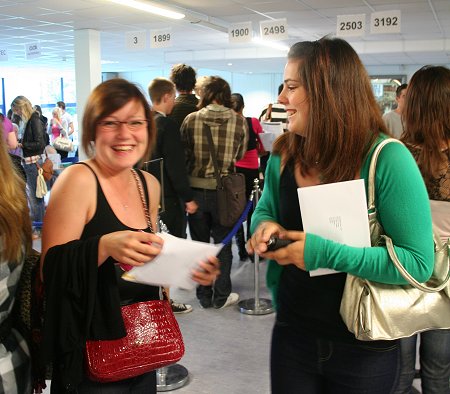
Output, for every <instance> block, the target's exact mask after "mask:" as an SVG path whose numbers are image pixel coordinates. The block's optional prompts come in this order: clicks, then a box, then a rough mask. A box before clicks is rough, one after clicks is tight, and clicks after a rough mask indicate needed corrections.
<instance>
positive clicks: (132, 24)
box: [0, 0, 450, 73]
mask: <svg viewBox="0 0 450 394" xmlns="http://www.w3.org/2000/svg"><path fill="white" fill-rule="evenodd" d="M143 1H145V0H143ZM152 3H159V4H161V5H165V6H168V7H171V8H172V9H175V10H180V11H182V12H183V13H185V14H186V16H187V17H186V18H185V19H184V20H179V21H174V20H170V19H165V18H162V17H155V16H152V15H151V14H147V13H144V12H142V11H137V10H133V9H131V8H127V7H124V6H121V5H116V4H113V3H109V2H108V1H107V0H14V1H13V0H0V50H4V49H6V50H7V54H8V60H7V61H2V62H0V70H1V68H2V67H3V66H5V67H13V68H22V67H30V66H32V67H45V68H58V69H73V67H74V31H75V30H78V29H95V30H98V31H100V32H101V34H100V41H101V58H102V61H106V62H109V63H108V64H106V63H105V64H103V66H102V71H104V72H115V71H134V70H148V69H149V68H151V69H166V68H167V67H170V65H172V64H174V63H178V62H186V63H188V64H190V65H192V66H194V67H196V68H199V69H200V68H209V69H216V70H227V71H233V72H243V73H248V72H253V73H268V72H277V73H279V72H282V68H283V65H284V61H285V56H286V52H283V51H278V50H272V49H267V48H264V47H261V46H256V45H255V44H230V43H229V42H228V34H227V29H228V27H229V25H230V24H232V23H237V22H247V21H251V22H252V23H253V30H254V34H255V35H258V34H259V32H258V29H259V22H260V21H263V20H270V19H279V18H286V19H287V23H288V27H289V30H288V32H289V39H288V40H286V41H285V42H284V43H285V44H287V45H291V44H293V43H294V42H297V41H301V40H316V39H318V38H320V37H322V36H324V35H326V34H335V32H336V20H337V15H349V14H366V15H367V20H369V18H370V14H371V13H372V12H376V11H387V10H400V11H401V26H402V32H401V34H378V35H372V34H368V33H366V35H365V36H364V37H358V38H349V39H348V41H350V42H351V43H352V45H353V46H354V47H355V48H356V49H357V51H358V52H359V53H360V55H361V57H362V59H363V61H364V63H365V64H366V65H370V66H373V65H411V64H414V65H422V64H450V0H396V1H395V2H393V1H390V0H275V1H270V0H168V1H164V2H158V1H152ZM206 25H208V26H206ZM167 27H171V28H172V37H173V46H172V47H170V48H161V49H150V48H149V44H147V49H146V50H144V51H127V49H126V45H125V36H126V33H128V32H135V31H146V32H147V36H149V32H150V30H153V29H164V28H167ZM147 39H148V38H147ZM34 42H40V45H41V51H42V55H41V57H39V58H35V59H30V60H27V59H26V58H25V44H29V43H34ZM229 63H232V65H229Z"/></svg>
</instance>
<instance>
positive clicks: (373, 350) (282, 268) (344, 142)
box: [0, 37, 450, 394]
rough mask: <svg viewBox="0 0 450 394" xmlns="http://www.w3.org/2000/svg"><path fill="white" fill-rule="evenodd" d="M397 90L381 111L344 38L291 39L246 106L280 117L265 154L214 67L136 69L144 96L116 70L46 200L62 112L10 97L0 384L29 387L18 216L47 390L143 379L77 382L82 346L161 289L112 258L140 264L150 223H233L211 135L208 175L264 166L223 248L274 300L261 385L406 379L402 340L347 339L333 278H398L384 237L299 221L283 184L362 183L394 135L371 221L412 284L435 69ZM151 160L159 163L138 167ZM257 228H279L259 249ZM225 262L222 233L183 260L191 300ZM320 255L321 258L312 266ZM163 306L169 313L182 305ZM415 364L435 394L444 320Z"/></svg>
mask: <svg viewBox="0 0 450 394" xmlns="http://www.w3.org/2000/svg"><path fill="white" fill-rule="evenodd" d="M177 93H178V95H177ZM396 94H397V99H396V101H397V109H396V110H394V111H393V113H390V114H387V115H385V116H383V114H382V113H381V111H380V109H379V107H378V105H377V103H376V100H375V97H374V94H373V92H372V87H371V85H370V79H369V76H368V74H367V71H366V70H365V67H364V66H363V64H362V62H361V60H360V58H359V57H358V55H357V53H356V52H355V50H354V49H353V48H352V47H351V46H350V45H349V44H348V43H347V42H346V41H345V40H342V39H338V38H329V37H324V38H322V39H320V40H317V41H314V42H309V41H304V42H298V43H296V44H294V45H293V46H292V47H291V48H290V51H289V53H288V56H287V62H286V66H285V69H284V76H283V83H282V85H281V86H280V89H279V92H278V98H277V102H276V103H272V104H270V105H268V106H267V107H266V108H265V109H264V110H263V112H262V114H261V116H260V119H259V120H262V121H274V119H278V120H280V121H281V122H282V125H283V129H285V130H284V131H285V132H284V133H283V134H282V135H281V136H280V137H279V138H277V140H276V141H275V143H274V146H273V149H272V151H271V154H270V155H268V154H267V152H265V151H264V149H261V140H260V138H259V134H260V133H261V132H263V131H262V128H261V125H260V122H259V120H258V119H256V118H253V117H247V116H245V115H244V107H245V104H244V97H243V96H242V94H240V93H237V92H235V93H232V90H231V87H230V85H229V83H228V82H227V81H225V80H224V79H223V78H221V77H218V76H203V77H199V78H198V77H197V75H196V71H195V70H194V69H193V68H192V67H190V66H188V65H186V64H178V65H175V66H173V68H172V70H171V74H170V77H169V79H166V78H155V79H153V80H152V81H151V82H150V84H149V86H148V95H149V97H150V100H151V105H150V104H149V102H148V100H147V99H146V97H145V94H144V93H143V92H142V91H141V90H140V88H139V87H137V86H136V85H135V84H133V83H131V82H129V81H127V80H124V79H121V78H114V79H111V80H108V81H105V82H102V83H101V84H100V85H98V86H97V87H96V88H95V89H94V90H93V91H92V93H91V95H90V96H89V98H88V101H87V104H86V107H85V110H84V115H83V119H82V127H81V129H82V141H81V147H82V149H83V151H84V152H85V153H86V155H87V157H88V159H87V160H85V161H83V162H81V163H78V164H76V165H71V166H69V167H68V168H66V169H65V170H64V171H63V172H62V173H61V174H60V175H59V176H58V179H57V180H56V182H55V183H54V184H53V185H52V190H51V196H50V199H49V203H48V206H47V207H45V204H44V199H43V198H38V197H36V184H37V178H38V176H39V167H40V165H42V160H43V156H42V154H43V152H44V149H45V147H46V145H48V143H49V142H46V136H48V135H51V138H50V143H51V141H52V140H54V139H55V138H57V137H59V136H63V137H66V138H68V137H69V136H70V135H71V134H72V133H73V132H74V126H73V121H72V119H71V118H70V115H69V114H68V113H67V112H65V104H64V103H63V102H58V103H57V106H56V107H55V108H54V109H53V110H52V118H51V119H50V120H48V121H47V123H48V124H47V125H45V122H44V121H43V119H42V118H43V116H42V112H39V108H38V109H36V107H33V105H32V104H31V102H30V101H29V100H28V99H27V98H26V97H24V96H18V97H16V98H15V99H14V100H13V102H12V103H11V113H10V116H9V117H4V116H2V117H1V120H2V121H1V122H0V127H1V128H2V131H3V133H2V136H3V138H2V140H1V141H0V163H1V166H0V171H1V173H2V176H3V178H2V179H3V180H4V185H7V187H6V186H3V187H2V188H0V200H2V201H1V203H0V215H1V218H0V219H1V220H0V231H1V233H0V234H1V237H2V238H1V241H2V242H1V243H0V256H1V264H0V277H1V278H2V279H8V280H7V281H6V280H2V283H4V284H5V285H4V286H3V287H0V294H2V302H1V305H0V339H1V344H0V367H1V368H0V388H3V391H4V392H29V390H30V388H29V386H30V384H31V377H30V376H31V375H30V365H29V357H30V356H29V352H28V349H27V345H26V343H25V342H24V339H23V338H22V337H21V336H20V334H19V333H18V332H17V331H16V330H14V327H11V319H10V314H11V310H12V305H13V303H14V298H15V292H16V289H17V283H18V280H19V278H20V271H21V266H22V264H23V261H24V258H25V256H26V255H27V253H29V251H30V249H31V233H32V228H31V222H43V231H42V254H41V277H42V280H43V283H44V289H45V297H46V311H45V315H44V318H45V325H44V328H45V329H44V337H43V346H42V358H43V359H45V360H46V361H47V362H49V363H51V364H52V365H53V369H52V371H53V372H52V383H51V392H52V393H64V392H79V393H102V392H111V393H123V392H133V393H156V375H155V371H151V372H146V373H143V374H141V375H138V376H136V377H134V378H130V379H125V380H119V381H115V382H109V383H105V382H97V381H94V380H93V379H91V378H90V377H89V376H88V374H87V372H86V370H85V362H84V353H83V352H84V344H85V342H86V340H87V339H90V340H108V339H112V338H120V337H123V336H124V335H125V332H124V327H123V324H121V317H120V307H121V306H123V305H130V304H134V303H138V302H142V301H147V300H156V299H159V298H160V291H161V289H160V288H159V287H158V286H153V285H144V284H137V283H132V282H127V281H125V280H123V279H122V273H123V269H122V268H123V265H127V266H141V265H143V264H146V263H148V264H151V262H152V260H153V259H154V258H155V257H156V256H158V254H159V253H160V252H161V248H162V247H163V245H164V240H163V239H162V238H161V237H160V236H159V235H158V234H157V231H158V230H159V229H160V228H161V221H160V219H162V221H163V222H164V224H165V226H166V227H167V230H168V231H169V232H170V233H171V234H173V235H175V236H176V237H179V238H186V237H187V229H188V230H189V235H190V237H191V238H192V240H196V241H202V242H206V243H209V242H214V243H216V244H217V243H220V242H222V240H223V239H224V238H225V237H226V236H227V235H228V234H229V233H230V231H231V230H232V227H227V226H224V225H222V224H221V223H220V221H219V217H218V206H217V191H216V187H217V180H216V176H215V169H214V164H213V160H212V158H211V152H210V146H209V143H208V137H207V136H208V134H209V133H210V134H211V138H212V141H213V145H214V149H215V151H216V156H217V165H218V172H219V174H220V176H225V175H228V174H230V173H232V172H235V171H237V172H241V173H243V174H244V175H245V179H246V195H247V197H250V195H251V193H252V189H253V180H254V179H255V178H259V177H261V165H262V164H261V163H262V162H263V163H264V167H265V171H264V188H263V192H262V195H261V197H260V199H259V202H258V204H257V206H256V209H255V210H254V212H252V211H250V213H249V215H248V216H247V226H246V228H244V227H242V226H241V229H240V231H239V232H238V237H237V244H238V252H239V257H240V259H241V260H246V259H247V258H249V257H251V256H252V255H254V254H258V255H259V256H260V257H261V258H264V259H266V260H267V262H268V266H267V285H268V287H269V289H270V290H271V292H272V296H273V301H274V303H275V305H276V320H275V324H274V327H273V331H272V341H271V354H270V371H271V392H272V393H275V394H277V393H280V394H290V393H298V392H302V393H306V394H326V393H338V394H339V393H342V394H352V393H354V394H359V393H370V394H378V393H379V394H387V393H396V394H401V393H409V392H411V387H412V381H413V379H414V376H415V364H416V359H415V357H416V346H417V344H418V342H417V336H413V337H410V338H402V339H392V340H377V341H371V342H370V343H368V342H365V341H360V340H358V339H356V338H355V336H354V335H353V334H352V333H351V332H350V331H349V329H348V328H347V326H346V325H345V324H344V322H343V320H342V318H341V316H340V302H341V299H342V295H343V291H344V285H345V281H346V277H347V274H351V275H355V276H358V277H361V278H364V279H367V280H371V281H376V282H380V283H384V284H386V285H395V284H399V285H404V284H406V281H405V279H403V277H402V276H401V275H400V273H399V272H398V271H397V270H396V269H395V267H394V266H393V265H392V263H391V261H390V256H389V254H388V251H387V248H386V246H385V245H383V244H379V245H378V244H377V245H372V246H371V247H350V246H348V245H344V244H341V243H339V242H333V241H330V240H329V239H327V238H325V237H322V236H320V235H317V234H313V233H305V231H304V227H303V221H302V214H301V207H300V205H299V200H298V194H297V193H298V192H297V190H298V189H299V188H304V187H309V186H315V185H323V184H329V183H335V182H344V181H350V180H355V179H362V180H364V183H365V185H366V187H367V182H368V176H369V174H368V172H369V164H370V161H371V158H372V153H373V152H374V150H375V148H376V147H377V146H378V144H380V143H381V142H382V141H384V140H385V139H387V138H389V137H392V136H394V137H395V138H399V139H400V140H401V141H402V142H403V144H388V145H386V146H385V147H384V148H383V150H382V152H381V153H380V156H379V159H378V165H377V171H376V174H377V176H376V179H375V190H376V201H377V211H378V218H379V221H380V223H381V224H382V227H383V229H384V231H385V233H386V234H389V237H391V238H392V241H393V243H394V245H395V248H396V252H397V254H398V255H399V256H401V259H402V264H403V265H404V267H405V269H406V270H407V271H408V272H409V274H410V275H412V276H413V277H414V278H415V279H416V280H418V281H419V282H426V281H427V280H428V279H429V278H430V276H431V274H432V271H433V262H434V258H433V255H434V247H433V233H432V226H433V225H434V227H435V229H437V231H438V233H439V235H440V237H441V238H442V240H443V242H447V240H448V238H449V237H450V187H449V185H450V166H449V162H450V111H449V102H450V100H449V99H450V70H449V69H448V68H446V67H443V66H426V67H423V68H421V69H420V70H418V71H417V72H416V73H415V74H414V75H413V76H412V78H411V80H410V81H409V84H402V85H401V86H399V88H398V89H397V93H396ZM343 114H345V116H343ZM276 116H278V118H276ZM14 124H16V125H17V127H16V128H14ZM8 153H9V154H8ZM57 153H59V154H60V155H61V157H64V155H65V153H67V152H63V151H58V152H57ZM17 157H19V160H18V161H17ZM261 157H265V159H263V160H262V159H261ZM15 158H16V159H15ZM161 159H162V162H163V167H162V171H161V167H160V166H156V167H155V166H153V167H152V163H154V162H158V161H159V160H161ZM20 169H22V171H23V173H22V175H21V173H20ZM25 181H26V185H25ZM161 188H162V190H161ZM87 191H89V192H87ZM27 196H28V198H27ZM68 206H70V207H71V209H70V210H68V209H66V208H67V207H68ZM143 207H144V209H143ZM161 207H162V208H163V210H162V211H161ZM147 208H148V212H149V213H148V215H146V214H145V212H146V210H147ZM44 214H45V217H44ZM10 224H13V226H11V225H10ZM271 237H277V238H281V239H285V240H289V241H290V242H289V243H288V245H287V246H285V247H282V248H280V249H278V250H275V251H272V250H269V249H268V242H269V240H270V238H271ZM232 261H233V255H232V248H231V244H227V245H225V246H224V247H223V248H222V250H221V251H220V252H219V254H218V255H217V256H210V257H208V258H207V259H205V261H201V262H200V263H199V266H198V268H197V269H195V270H194V271H193V272H192V279H193V280H194V281H195V282H197V288H196V296H197V299H198V302H199V305H200V307H201V308H215V309H222V308H225V307H228V306H232V305H235V304H236V303H237V302H238V300H239V294H237V293H235V292H233V288H232V283H231V277H230V273H231V267H232ZM320 268H331V269H333V270H335V271H337V272H336V273H334V274H329V275H311V274H310V273H311V272H312V271H315V270H318V269H320ZM6 282H7V284H6ZM168 290H169V289H166V291H167V292H168ZM169 299H170V297H169ZM171 305H172V310H173V311H174V312H176V313H187V312H190V311H191V310H192V309H193V307H192V305H188V304H185V303H182V302H176V301H171ZM407 312H408V311H405V313H407ZM78 320H80V321H78ZM74 322H76V323H74ZM111 322H113V323H111ZM61 333H65V335H64V338H60V336H61ZM420 365H421V378H422V388H423V392H424V393H432V394H445V393H450V382H449V378H450V330H448V329H439V330H430V331H426V332H423V333H421V334H420ZM299 388H301V389H300V391H299ZM70 390H72V391H70Z"/></svg>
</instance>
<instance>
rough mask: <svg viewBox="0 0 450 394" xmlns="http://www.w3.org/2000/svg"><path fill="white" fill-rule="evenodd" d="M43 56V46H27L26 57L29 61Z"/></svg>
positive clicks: (37, 43) (36, 44)
mask: <svg viewBox="0 0 450 394" xmlns="http://www.w3.org/2000/svg"><path fill="white" fill-rule="evenodd" d="M40 56H41V44H40V43H39V42H34V43H32V44H25V57H26V58H27V59H34V58H37V57H40Z"/></svg>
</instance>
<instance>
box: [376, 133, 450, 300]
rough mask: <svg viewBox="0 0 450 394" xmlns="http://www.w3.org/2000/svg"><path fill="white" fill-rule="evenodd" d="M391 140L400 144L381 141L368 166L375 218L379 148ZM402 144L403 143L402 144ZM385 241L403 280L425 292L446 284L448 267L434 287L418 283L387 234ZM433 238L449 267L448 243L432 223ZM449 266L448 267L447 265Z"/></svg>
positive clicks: (449, 274)
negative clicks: (443, 241) (443, 277)
mask: <svg viewBox="0 0 450 394" xmlns="http://www.w3.org/2000/svg"><path fill="white" fill-rule="evenodd" d="M391 142H396V143H399V144H402V142H400V141H399V140H397V139H395V138H388V139H385V140H383V141H381V142H380V143H379V144H378V145H377V146H376V148H375V149H374V152H373V154H372V158H371V160H370V167H369V180H368V186H367V189H368V191H367V193H368V195H369V196H368V208H369V212H372V211H373V212H375V215H374V216H375V219H376V207H375V171H376V167H377V160H378V156H379V155H380V152H381V149H383V147H384V146H385V145H387V144H389V143H391ZM402 145H403V144H402ZM382 237H383V238H384V240H385V242H386V248H387V251H388V254H389V257H390V258H391V260H392V262H393V263H394V265H395V267H396V268H397V270H398V271H399V272H400V275H401V276H403V278H404V279H405V280H407V281H408V282H409V284H410V285H411V286H413V287H415V288H416V289H419V290H422V291H424V292H427V293H434V292H439V291H441V290H442V289H444V287H446V286H447V283H448V281H449V280H450V269H448V270H447V276H446V278H445V279H444V281H443V282H442V283H440V284H438V285H437V286H436V287H431V286H428V285H426V284H424V283H420V282H418V281H417V280H415V279H414V278H413V277H412V276H411V274H410V273H409V272H408V271H407V270H406V269H405V267H403V265H402V263H401V262H400V260H399V259H398V256H397V253H396V251H395V248H394V244H393V242H392V239H391V238H390V237H388V236H387V235H382ZM433 240H434V244H435V254H436V253H443V254H444V257H443V260H444V263H445V255H446V256H447V259H446V260H447V264H446V266H447V267H449V258H448V245H444V244H443V243H442V241H441V239H440V237H439V235H438V234H437V233H436V229H435V227H434V225H433ZM449 268H450V267H449Z"/></svg>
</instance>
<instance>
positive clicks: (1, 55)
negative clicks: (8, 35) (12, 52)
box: [0, 48, 8, 62]
mask: <svg viewBox="0 0 450 394" xmlns="http://www.w3.org/2000/svg"><path fill="white" fill-rule="evenodd" d="M7 60H8V51H7V50H6V49H4V48H0V62H5V61H7Z"/></svg>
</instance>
